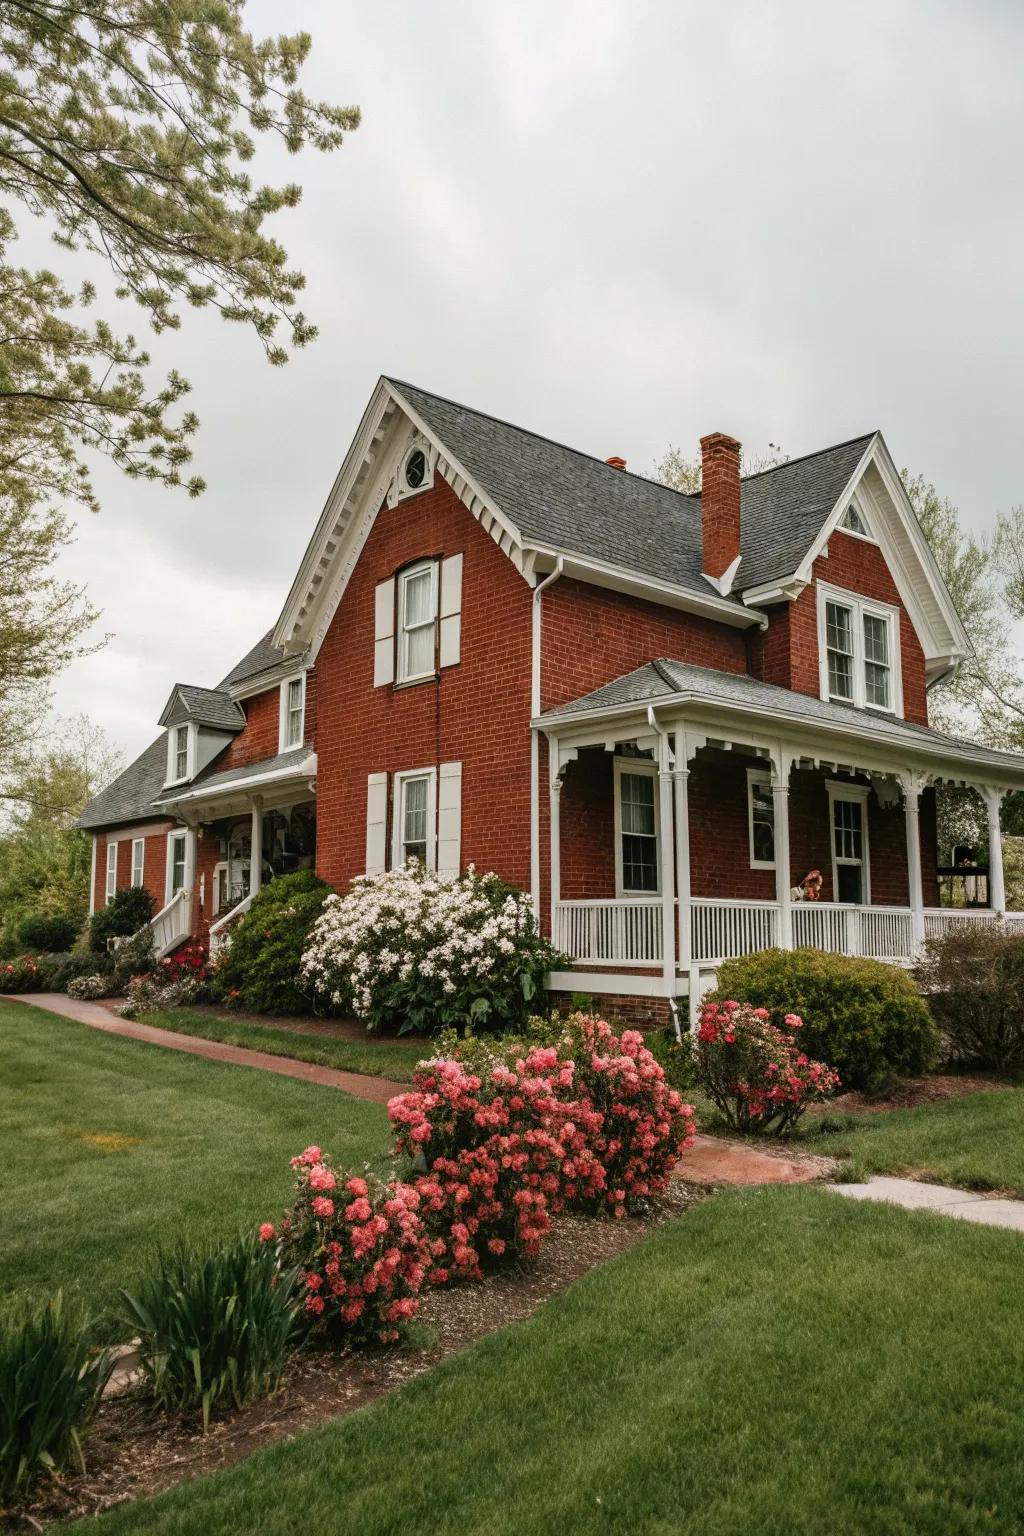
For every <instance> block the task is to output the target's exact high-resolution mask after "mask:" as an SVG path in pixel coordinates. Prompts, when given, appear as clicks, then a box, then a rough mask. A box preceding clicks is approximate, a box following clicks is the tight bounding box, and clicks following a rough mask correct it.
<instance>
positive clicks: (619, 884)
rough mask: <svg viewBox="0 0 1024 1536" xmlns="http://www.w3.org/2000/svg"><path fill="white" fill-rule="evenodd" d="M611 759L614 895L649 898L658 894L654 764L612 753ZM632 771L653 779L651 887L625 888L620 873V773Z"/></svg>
mask: <svg viewBox="0 0 1024 1536" xmlns="http://www.w3.org/2000/svg"><path fill="white" fill-rule="evenodd" d="M614 762H615V895H616V898H618V899H623V900H630V899H632V900H635V901H643V900H645V899H647V900H651V901H653V900H654V899H655V897H657V896H660V895H661V868H662V865H661V858H662V853H661V817H660V815H659V814H658V783H657V779H658V765H657V763H655V762H652V761H651V760H650V759H649V758H643V757H616V758H615V759H614ZM624 773H631V774H636V775H637V776H638V777H639V776H640V775H643V776H644V777H648V778H652V779H653V780H654V781H655V783H654V860H655V874H656V878H655V883H654V889H653V890H652V891H634V890H627V889H626V887H625V885H624V883H623V877H622V775H623V774H624Z"/></svg>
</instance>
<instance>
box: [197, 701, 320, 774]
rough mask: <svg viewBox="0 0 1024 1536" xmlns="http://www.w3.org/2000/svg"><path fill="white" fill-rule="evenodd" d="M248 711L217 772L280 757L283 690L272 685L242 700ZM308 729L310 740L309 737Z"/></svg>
mask: <svg viewBox="0 0 1024 1536" xmlns="http://www.w3.org/2000/svg"><path fill="white" fill-rule="evenodd" d="M239 702H240V703H241V706H242V708H243V709H244V710H245V729H244V730H243V731H240V732H239V733H238V735H237V736H235V737H234V738H233V740H232V742H231V744H230V746H229V747H228V749H227V751H226V752H225V753H224V754H223V756H221V757H219V758H218V759H217V772H218V773H220V772H222V771H223V770H224V769H225V768H244V767H246V766H247V765H248V764H249V763H258V762H261V761H262V760H263V759H264V758H266V757H276V756H277V749H278V743H279V741H280V732H281V690H280V688H268V689H267V691H266V692H265V693H254V694H253V696H252V698H251V699H241V700H240V701H239ZM309 739H310V738H309V733H308V730H307V740H309Z"/></svg>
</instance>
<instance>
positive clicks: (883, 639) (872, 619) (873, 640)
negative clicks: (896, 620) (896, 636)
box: [864, 613, 889, 664]
mask: <svg viewBox="0 0 1024 1536" xmlns="http://www.w3.org/2000/svg"><path fill="white" fill-rule="evenodd" d="M864 656H865V658H866V660H868V661H880V662H882V663H883V664H885V663H887V662H888V660H889V626H888V624H887V623H886V622H885V620H884V619H880V618H879V617H878V616H877V614H874V613H866V614H865V615H864Z"/></svg>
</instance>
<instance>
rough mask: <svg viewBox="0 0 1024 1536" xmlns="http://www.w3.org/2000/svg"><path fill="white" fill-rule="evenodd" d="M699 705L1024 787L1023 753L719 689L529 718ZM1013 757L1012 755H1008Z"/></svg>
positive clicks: (567, 720) (592, 721)
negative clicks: (740, 697) (970, 769)
mask: <svg viewBox="0 0 1024 1536" xmlns="http://www.w3.org/2000/svg"><path fill="white" fill-rule="evenodd" d="M694 705H696V706H697V707H698V708H699V709H700V710H712V711H715V710H717V711H721V712H724V713H726V714H729V715H739V716H743V717H746V718H750V719H754V720H757V721H758V722H762V723H764V722H767V723H768V724H769V725H770V723H771V722H772V721H775V722H776V723H777V724H783V723H784V724H786V725H787V726H791V727H795V728H796V729H797V730H800V731H813V732H815V733H816V734H820V735H825V736H829V735H831V736H840V737H849V738H851V739H853V740H857V741H872V742H875V741H884V742H885V743H886V745H887V746H888V747H891V748H893V749H894V751H898V752H901V753H903V754H905V756H906V758H907V759H908V760H910V759H913V758H914V757H915V756H917V755H918V754H920V755H923V756H925V757H927V758H932V759H940V760H942V761H945V762H947V763H950V762H964V763H971V764H973V765H975V766H979V767H988V768H990V769H991V770H992V776H993V779H1004V778H1005V779H1009V780H1012V781H1014V783H1013V784H1012V785H1011V786H1009V787H1017V788H1024V754H1020V755H1018V754H1016V753H1009V752H996V751H990V750H988V749H987V748H985V747H974V746H971V745H969V744H967V743H964V744H963V745H961V744H958V743H950V744H948V745H947V744H943V743H941V742H937V741H931V740H930V739H929V738H928V737H926V736H922V737H920V738H919V739H918V738H917V737H916V736H915V737H914V738H913V739H908V737H907V736H906V735H905V734H904V733H903V732H902V731H894V730H889V729H887V728H886V727H887V721H886V720H884V719H882V718H879V717H876V716H875V715H872V716H871V717H870V721H869V722H868V721H865V722H864V724H863V725H862V724H861V723H860V722H859V721H858V722H850V723H849V724H846V723H843V722H840V721H832V720H819V719H816V718H815V717H814V716H813V715H805V714H803V713H801V712H800V711H797V710H792V709H785V708H781V707H779V706H777V705H775V704H772V705H771V706H770V707H769V706H767V705H761V704H752V703H744V704H740V703H737V702H736V701H735V700H732V699H726V698H722V697H721V696H719V695H715V694H709V693H694V692H692V691H691V690H689V689H686V690H684V691H683V692H681V693H676V692H671V693H663V694H658V696H657V697H656V698H653V699H643V700H640V701H635V702H632V703H625V704H612V705H607V706H605V707H603V708H598V709H586V710H583V709H581V710H575V711H574V712H573V713H572V714H562V715H559V714H557V713H555V712H551V713H549V714H547V715H539V716H537V717H536V718H535V719H533V720H531V721H530V725H531V727H533V728H534V729H537V730H541V731H544V732H552V733H561V732H571V731H572V730H573V729H574V728H575V727H576V726H590V725H598V724H601V723H603V722H604V721H612V720H619V719H623V718H628V717H629V716H630V715H633V716H636V717H637V718H638V720H641V721H642V722H643V727H644V728H646V727H647V720H646V715H645V713H644V712H645V711H646V710H647V709H648V708H653V709H662V710H664V709H668V708H670V707H671V708H675V709H679V710H684V709H688V708H692V707H693V706H694ZM1008 759H1009V761H1008ZM1014 761H1017V762H1019V767H1017V768H1015V767H1014Z"/></svg>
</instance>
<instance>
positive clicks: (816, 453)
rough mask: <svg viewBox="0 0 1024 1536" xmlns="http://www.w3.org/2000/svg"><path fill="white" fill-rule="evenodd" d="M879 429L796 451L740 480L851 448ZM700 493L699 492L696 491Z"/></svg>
mask: <svg viewBox="0 0 1024 1536" xmlns="http://www.w3.org/2000/svg"><path fill="white" fill-rule="evenodd" d="M879 431H880V429H879V428H878V427H876V428H875V429H874V431H873V432H859V433H857V435H856V436H854V437H847V438H845V439H844V440H843V442H841V443H830V444H829V446H828V447H827V448H814V449H812V450H811V451H810V452H809V453H798V454H797V456H796V458H795V459H783V461H782V463H781V464H770V465H769V466H768V468H767V469H756V470H755V471H754V473H753V474H752V475H741V476H740V481H741V483H743V482H744V481H747V480H760V478H761V476H762V475H774V474H776V473H777V472H778V470H780V469H788V468H789V466H790V465H791V464H803V463H804V462H805V461H806V460H807V459H820V458H821V456H822V455H823V454H826V453H836V452H837V451H838V450H839V449H840V448H851V447H852V446H853V444H854V443H866V442H867V441H868V440H869V439H870V438H872V437H878V435H879ZM697 494H698V495H699V494H700V493H699V492H698V493H697Z"/></svg>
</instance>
